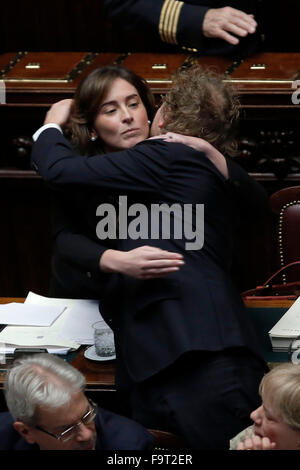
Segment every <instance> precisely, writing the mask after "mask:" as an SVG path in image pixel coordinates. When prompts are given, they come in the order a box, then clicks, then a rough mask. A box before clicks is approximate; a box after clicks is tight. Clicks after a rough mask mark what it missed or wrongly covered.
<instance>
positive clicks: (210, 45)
mask: <svg viewBox="0 0 300 470" xmlns="http://www.w3.org/2000/svg"><path fill="white" fill-rule="evenodd" d="M103 3H104V6H105V11H106V14H107V17H108V19H109V20H111V21H112V22H113V23H114V22H116V23H118V26H119V28H121V29H123V30H124V31H126V30H132V29H134V30H140V31H141V32H143V34H149V35H150V34H152V35H154V37H155V38H160V40H161V41H163V42H165V43H168V44H172V45H177V46H178V47H180V48H181V49H182V50H184V51H188V52H198V53H200V54H205V55H219V54H220V55H232V56H240V55H249V54H250V53H253V52H254V51H255V50H256V49H257V47H258V43H259V38H258V35H257V34H251V35H248V36H247V37H246V38H240V43H239V45H237V46H233V45H231V44H229V43H227V42H226V41H224V40H222V39H215V38H213V39H212V38H205V37H204V36H203V33H202V24H203V20H204V16H205V14H206V12H207V11H208V10H209V9H210V8H218V7H220V5H219V4H218V2H214V1H213V0H211V1H207V0H206V1H204V2H203V3H204V4H202V1H201V0H190V1H180V0H104V1H103ZM257 3H258V2H257V0H243V1H240V2H237V1H232V0H229V1H228V2H227V3H226V4H224V5H221V6H226V5H228V6H232V7H234V8H237V9H239V10H242V11H245V12H247V13H251V14H254V15H255V16H256V13H257Z"/></svg>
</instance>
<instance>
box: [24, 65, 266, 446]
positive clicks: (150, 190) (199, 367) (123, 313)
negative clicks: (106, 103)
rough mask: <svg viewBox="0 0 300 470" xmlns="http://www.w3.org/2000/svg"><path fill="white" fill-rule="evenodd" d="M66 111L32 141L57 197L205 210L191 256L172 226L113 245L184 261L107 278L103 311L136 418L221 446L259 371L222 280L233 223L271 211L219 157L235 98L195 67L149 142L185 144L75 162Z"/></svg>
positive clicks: (241, 311)
mask: <svg viewBox="0 0 300 470" xmlns="http://www.w3.org/2000/svg"><path fill="white" fill-rule="evenodd" d="M71 105H72V103H71V100H64V101H62V102H59V103H56V104H55V105H53V106H52V107H51V109H50V111H49V112H48V113H47V117H46V120H45V124H46V127H45V126H43V127H42V128H41V129H40V130H39V131H38V133H37V134H36V135H35V137H34V138H35V139H36V142H35V144H34V146H33V153H32V163H33V166H34V168H35V169H36V170H38V172H39V173H40V174H41V176H42V177H43V178H44V179H45V180H46V181H47V182H49V183H51V185H54V186H57V187H59V188H60V189H62V190H64V189H66V190H68V188H69V187H70V186H72V187H74V185H76V184H77V185H81V186H83V185H86V186H87V187H90V186H93V187H98V188H101V190H104V191H106V190H107V191H110V192H114V193H115V194H116V195H120V194H121V195H124V194H128V195H130V197H131V199H132V200H133V201H134V202H139V203H143V204H144V205H145V206H146V207H147V208H149V209H150V208H151V207H152V206H153V205H155V204H156V205H157V203H164V204H165V205H166V207H168V206H170V205H172V204H177V205H179V206H180V207H182V208H184V207H185V206H186V205H190V207H191V208H192V209H191V211H192V214H193V217H194V220H195V217H196V210H197V209H196V206H197V204H203V205H204V244H203V246H202V247H201V249H196V248H195V249H193V250H189V249H186V242H187V236H186V233H184V234H183V235H182V237H181V238H180V239H178V237H176V235H175V233H174V231H173V232H172V231H171V233H170V237H169V239H166V237H164V233H163V228H162V227H161V226H159V227H158V229H159V230H158V232H159V236H158V237H154V238H151V237H149V238H148V239H147V240H146V242H145V239H144V238H140V239H130V238H127V239H124V237H123V238H122V239H120V240H119V246H120V249H123V250H125V251H127V250H130V249H131V248H136V247H138V246H140V245H141V244H145V243H147V244H148V245H151V246H156V247H159V248H162V249H166V250H169V251H177V252H179V253H182V254H183V255H184V260H185V264H184V266H183V267H182V268H181V269H180V270H178V271H176V272H174V273H172V274H170V275H167V276H165V277H164V278H161V279H151V280H136V279H133V278H130V277H129V276H123V277H122V276H120V277H118V278H117V279H116V278H113V280H112V282H111V289H110V290H109V289H108V290H107V296H106V298H105V299H104V301H103V302H102V303H101V311H102V313H103V314H105V312H107V315H109V314H110V315H112V317H113V324H112V328H113V329H114V333H115V342H116V353H117V367H116V385H117V387H118V388H123V389H124V388H126V389H127V390H128V391H129V394H130V399H131V405H132V417H133V418H134V419H136V420H137V421H139V422H141V423H142V424H144V425H145V426H146V427H149V428H159V429H165V430H168V431H171V432H174V433H176V434H180V435H181V436H183V437H184V438H185V440H186V441H187V442H188V445H189V446H190V447H191V448H194V449H228V444H229V439H230V438H231V437H232V436H234V435H235V434H237V432H239V431H241V430H242V429H243V428H245V427H246V426H247V425H249V424H250V422H249V421H250V420H249V414H250V411H251V410H252V409H254V408H255V407H257V406H258V404H259V396H258V392H257V391H258V384H259V382H260V380H261V378H262V376H263V374H264V372H265V363H264V361H263V359H262V356H261V353H260V345H259V342H258V339H257V336H256V333H255V330H254V327H253V325H252V322H251V318H250V317H249V315H248V314H247V311H246V309H245V307H244V305H243V302H242V300H241V298H240V296H239V294H238V292H237V291H236V289H235V287H234V286H233V284H232V282H231V279H230V274H229V271H230V265H231V260H232V254H233V250H234V228H235V224H236V222H237V220H239V219H240V217H241V215H242V214H244V213H246V214H247V215H248V216H250V214H252V216H253V217H254V215H255V217H256V218H258V217H260V216H261V217H262V216H265V214H266V211H267V209H268V197H267V195H266V193H265V191H264V190H263V188H262V187H261V186H260V185H259V184H258V183H257V182H255V181H254V180H252V179H251V178H250V177H249V176H248V174H247V173H246V172H245V171H243V170H242V169H241V168H240V167H239V166H238V165H236V164H235V163H234V162H233V161H232V160H231V159H227V158H225V157H224V156H223V154H222V153H221V152H225V151H226V152H227V153H228V152H230V151H232V149H233V139H232V126H233V125H234V121H235V120H236V117H237V100H236V96H235V94H234V92H233V91H232V90H231V89H230V87H229V86H228V85H227V84H226V83H224V81H223V80H222V77H217V76H215V75H213V74H211V73H203V72H202V71H201V70H200V69H199V68H197V67H194V68H191V69H187V70H183V71H182V72H181V73H179V74H178V75H177V77H175V78H174V83H173V86H172V88H171V90H170V92H169V93H168V95H167V97H166V100H165V102H164V103H163V105H162V107H161V108H160V109H159V111H158V113H157V115H156V117H155V119H154V121H153V124H152V135H154V134H159V133H161V132H162V131H164V132H166V131H177V132H182V133H184V134H187V133H190V134H192V137H190V138H189V137H184V136H183V137H182V138H181V139H183V142H186V143H189V145H190V146H187V145H183V144H182V143H178V142H175V143H172V140H173V141H176V140H178V139H179V137H178V135H177V134H173V133H172V132H167V133H166V134H164V136H163V137H164V138H166V139H167V140H168V139H169V140H171V142H170V141H169V142H168V141H166V140H164V138H158V139H150V140H146V141H144V142H140V143H139V144H138V145H136V146H135V147H133V148H131V149H127V150H125V151H121V152H115V153H112V154H106V155H101V156H99V155H95V156H93V157H89V158H88V159H85V158H78V156H76V153H75V152H74V150H73V148H72V147H71V145H70V143H69V142H68V141H67V140H66V139H65V137H64V136H63V135H62V133H61V131H60V130H59V129H58V128H57V127H58V126H64V125H65V123H66V122H67V120H68V118H69V114H70V110H71ZM49 127H50V128H49ZM193 136H194V137H193ZM198 137H202V139H201V138H200V139H199V138H198ZM170 138H171V139H170ZM204 139H206V140H204ZM211 144H214V145H215V146H216V148H215V147H213V146H212V145H211ZM193 147H195V148H193ZM197 149H198V150H197ZM199 150H200V151H199ZM149 214H151V211H150V212H149ZM171 217H173V222H174V223H175V214H171ZM147 223H148V224H149V226H150V225H151V217H149V220H147Z"/></svg>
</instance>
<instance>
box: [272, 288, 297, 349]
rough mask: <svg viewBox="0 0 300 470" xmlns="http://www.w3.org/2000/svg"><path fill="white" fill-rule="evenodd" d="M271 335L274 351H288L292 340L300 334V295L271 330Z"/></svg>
mask: <svg viewBox="0 0 300 470" xmlns="http://www.w3.org/2000/svg"><path fill="white" fill-rule="evenodd" d="M269 336H270V340H271V343H272V348H273V350H274V351H276V350H277V351H287V350H288V348H289V347H290V345H291V343H292V341H293V340H295V339H296V338H297V337H298V336H300V297H298V298H297V300H295V302H294V303H293V305H292V306H291V307H290V308H289V309H288V310H287V312H286V313H285V314H284V315H283V316H282V317H281V318H280V320H279V321H278V322H277V323H276V324H275V325H274V326H273V328H272V329H271V330H270V331H269ZM295 347H296V343H295Z"/></svg>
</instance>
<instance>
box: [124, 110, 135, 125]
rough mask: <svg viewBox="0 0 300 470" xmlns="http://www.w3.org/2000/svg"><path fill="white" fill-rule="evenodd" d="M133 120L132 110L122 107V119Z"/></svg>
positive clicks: (125, 120)
mask: <svg viewBox="0 0 300 470" xmlns="http://www.w3.org/2000/svg"><path fill="white" fill-rule="evenodd" d="M132 120H133V117H132V115H131V113H130V110H129V109H128V108H123V109H122V121H123V122H131V121H132Z"/></svg>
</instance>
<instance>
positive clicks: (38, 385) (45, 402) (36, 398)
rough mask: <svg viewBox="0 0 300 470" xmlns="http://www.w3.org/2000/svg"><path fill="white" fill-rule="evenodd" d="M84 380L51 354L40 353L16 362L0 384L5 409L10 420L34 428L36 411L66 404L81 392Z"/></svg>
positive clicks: (75, 371)
mask: <svg viewBox="0 0 300 470" xmlns="http://www.w3.org/2000/svg"><path fill="white" fill-rule="evenodd" d="M85 385H86V382H85V378H84V376H83V375H82V374H81V373H80V372H79V371H78V370H77V369H75V368H74V367H73V366H71V365H70V364H68V363H67V362H66V361H64V360H63V359H61V358H59V357H57V356H54V355H53V354H47V353H41V354H34V355H31V356H27V357H21V358H20V359H18V360H16V361H15V362H14V363H13V365H12V367H11V369H9V370H8V372H7V375H6V380H5V384H4V394H5V399H6V404H7V407H8V409H9V411H10V413H11V414H12V416H13V418H14V419H15V420H18V421H23V422H24V423H25V424H27V425H28V426H35V425H36V424H38V421H37V420H38V416H37V415H38V413H37V411H38V409H40V408H44V407H45V408H46V407H47V408H53V409H55V408H59V407H62V406H63V405H66V404H68V403H69V402H70V401H71V399H72V396H73V395H74V393H79V392H83V391H84V389H85Z"/></svg>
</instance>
